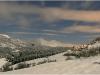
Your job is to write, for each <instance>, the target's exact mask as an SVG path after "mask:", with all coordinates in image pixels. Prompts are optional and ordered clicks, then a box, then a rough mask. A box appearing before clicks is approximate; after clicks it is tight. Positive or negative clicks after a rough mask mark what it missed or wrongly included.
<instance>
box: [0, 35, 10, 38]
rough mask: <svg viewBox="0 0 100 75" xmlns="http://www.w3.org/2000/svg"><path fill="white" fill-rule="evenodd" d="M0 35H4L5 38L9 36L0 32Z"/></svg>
mask: <svg viewBox="0 0 100 75" xmlns="http://www.w3.org/2000/svg"><path fill="white" fill-rule="evenodd" d="M0 36H4V37H6V38H10V37H9V36H8V35H6V34H0Z"/></svg>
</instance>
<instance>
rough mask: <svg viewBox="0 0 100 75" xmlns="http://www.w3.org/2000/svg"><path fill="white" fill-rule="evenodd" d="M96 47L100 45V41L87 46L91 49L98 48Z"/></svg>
mask: <svg viewBox="0 0 100 75" xmlns="http://www.w3.org/2000/svg"><path fill="white" fill-rule="evenodd" d="M98 47H100V43H99V42H97V43H95V44H93V45H90V46H88V49H91V48H98Z"/></svg>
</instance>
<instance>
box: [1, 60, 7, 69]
mask: <svg viewBox="0 0 100 75" xmlns="http://www.w3.org/2000/svg"><path fill="white" fill-rule="evenodd" d="M6 63H7V61H6V59H5V58H1V59H0V68H1V67H2V66H3V65H4V64H6Z"/></svg>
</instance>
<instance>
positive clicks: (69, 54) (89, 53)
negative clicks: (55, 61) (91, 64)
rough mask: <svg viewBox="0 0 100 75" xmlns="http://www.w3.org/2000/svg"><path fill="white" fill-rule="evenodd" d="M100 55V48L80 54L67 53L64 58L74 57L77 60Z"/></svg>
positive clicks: (83, 51)
mask: <svg viewBox="0 0 100 75" xmlns="http://www.w3.org/2000/svg"><path fill="white" fill-rule="evenodd" d="M98 54H100V48H92V49H89V50H82V51H79V52H77V51H76V52H75V51H73V52H72V53H65V54H64V56H74V57H75V58H81V57H90V56H96V55H98Z"/></svg>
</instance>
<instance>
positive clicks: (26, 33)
mask: <svg viewBox="0 0 100 75" xmlns="http://www.w3.org/2000/svg"><path fill="white" fill-rule="evenodd" d="M7 33H9V34H22V35H23V34H25V35H29V34H31V35H33V34H38V35H47V36H62V37H67V36H66V35H61V34H53V33H33V32H7Z"/></svg>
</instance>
